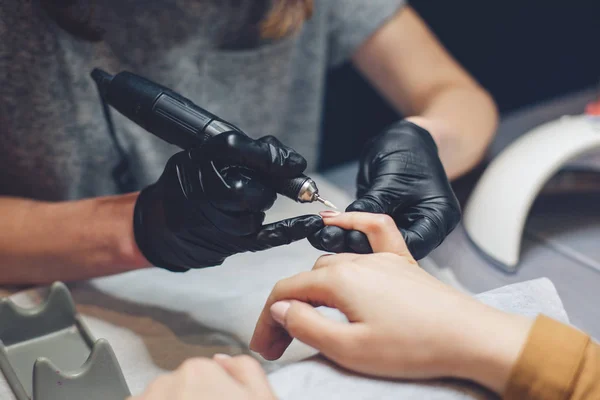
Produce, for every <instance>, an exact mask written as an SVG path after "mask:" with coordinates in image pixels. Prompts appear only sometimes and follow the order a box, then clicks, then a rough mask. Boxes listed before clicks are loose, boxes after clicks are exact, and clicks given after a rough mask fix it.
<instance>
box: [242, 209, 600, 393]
mask: <svg viewBox="0 0 600 400" xmlns="http://www.w3.org/2000/svg"><path fill="white" fill-rule="evenodd" d="M324 219H325V224H326V225H336V226H340V227H342V228H344V229H354V230H358V231H361V232H363V233H365V234H366V236H367V237H368V239H369V242H370V244H371V246H372V248H373V251H374V252H375V253H376V254H371V255H356V254H340V255H331V256H324V257H321V258H320V259H319V260H318V261H317V263H316V264H315V266H314V268H313V270H312V271H310V272H304V273H301V274H299V275H297V276H294V277H292V278H289V279H284V280H282V281H280V282H279V283H278V284H277V285H276V286H275V288H274V289H273V291H272V293H271V295H270V297H269V298H268V300H267V303H266V305H265V308H264V310H263V312H262V314H261V316H260V318H259V321H258V323H257V326H256V330H255V332H254V336H253V338H252V342H251V348H252V349H253V350H255V351H257V352H258V353H260V354H261V355H262V356H263V357H265V358H266V359H269V360H273V359H277V358H279V357H281V355H282V354H283V352H284V351H285V349H286V348H287V346H288V345H289V344H290V342H291V340H292V338H297V339H298V340H300V341H302V342H304V343H306V344H308V345H309V346H312V347H314V348H317V349H319V350H320V351H321V352H322V353H323V355H325V356H326V357H328V358H330V359H331V360H332V361H334V362H336V363H338V364H340V365H342V366H344V367H346V368H348V369H351V370H354V371H357V372H360V373H364V374H368V375H372V376H377V377H386V378H402V379H406V378H409V379H428V378H438V377H453V378H460V379H467V380H471V381H475V382H477V383H479V384H481V385H483V386H486V387H488V388H489V389H491V390H493V391H495V392H496V393H498V394H503V395H505V396H506V397H507V398H532V399H548V398H550V399H553V398H566V397H565V396H567V395H570V396H579V397H572V398H574V399H580V398H581V399H583V398H596V397H597V396H598V395H597V394H598V393H599V391H600V379H598V378H599V377H600V376H599V375H600V371H599V367H600V358H599V356H598V354H599V353H598V347H597V345H595V344H591V343H590V342H589V338H588V337H587V336H585V335H583V334H579V333H576V332H575V331H570V328H566V327H564V328H562V325H557V326H561V329H558V330H556V329H555V330H546V329H545V328H544V327H545V326H547V325H548V324H550V323H549V322H547V320H545V319H540V320H538V321H537V322H536V323H535V324H534V325H533V326H534V328H533V329H531V327H532V321H530V320H529V319H527V318H525V317H521V316H517V315H511V314H507V313H503V312H501V311H498V310H496V309H494V308H491V307H488V306H486V305H484V304H482V303H480V302H478V301H476V300H475V299H473V298H472V297H469V296H467V295H465V294H463V293H460V292H458V291H456V290H455V289H453V288H451V287H449V286H446V285H444V284H443V283H441V282H439V281H438V280H436V279H435V278H433V277H432V276H430V275H429V274H427V273H426V272H425V271H423V270H422V269H421V268H419V266H418V264H417V263H416V262H415V260H414V259H413V258H412V256H411V255H410V253H409V252H408V249H407V247H406V245H405V243H404V240H403V238H402V235H401V234H400V233H398V230H397V229H396V226H395V224H394V222H393V220H392V219H391V218H390V217H388V216H385V215H368V214H365V213H347V214H343V215H339V216H332V217H325V218H324ZM312 305H326V306H330V307H335V308H337V309H339V310H340V311H342V312H343V313H344V314H345V315H346V316H347V317H348V319H349V321H350V324H343V323H339V322H334V321H331V320H329V319H327V318H325V317H324V316H322V315H321V314H320V313H318V312H317V311H316V310H315V309H314V308H313V306H312ZM562 330H564V331H565V333H561V331H562ZM567 331H568V333H566V332H567ZM530 332H531V333H530ZM555 332H556V333H555ZM528 336H529V337H530V339H529V341H527V338H528ZM526 342H527V344H525V343H526ZM592 393H594V394H596V397H595V396H594V394H592ZM559 394H562V395H563V397H553V396H557V395H559ZM586 396H587V397H586Z"/></svg>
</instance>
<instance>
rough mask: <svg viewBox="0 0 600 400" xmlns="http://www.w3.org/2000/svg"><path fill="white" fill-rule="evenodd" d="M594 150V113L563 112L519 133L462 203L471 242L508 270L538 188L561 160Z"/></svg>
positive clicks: (597, 129)
mask: <svg viewBox="0 0 600 400" xmlns="http://www.w3.org/2000/svg"><path fill="white" fill-rule="evenodd" d="M598 150H600V116H593V115H579V116H565V117H562V118H560V119H559V120H556V121H553V122H550V123H547V124H544V125H541V126H539V127H537V128H535V129H533V130H532V131H530V132H528V133H526V134H525V135H523V136H521V137H520V138H519V139H517V140H516V141H515V142H514V143H512V144H511V145H510V146H509V147H508V148H506V149H505V150H504V151H503V152H502V153H501V154H500V155H499V156H498V157H496V158H495V159H494V160H493V161H492V163H491V164H490V165H489V166H488V168H487V169H486V170H485V172H484V174H483V176H482V177H481V179H480V181H479V182H478V183H477V186H476V187H475V190H474V191H473V193H472V195H471V197H470V199H469V201H468V203H467V206H466V207H465V213H464V218H463V224H464V227H465V230H466V232H467V235H468V236H469V238H470V239H471V241H472V242H473V243H474V244H475V246H477V247H478V248H479V249H480V250H481V251H482V252H483V253H484V254H485V255H487V256H489V258H490V259H491V260H492V261H495V264H497V265H498V266H499V267H501V268H502V269H504V270H506V271H508V272H514V271H515V270H516V269H517V265H518V262H519V255H520V251H521V240H522V236H523V230H524V228H525V222H526V220H527V216H528V214H529V211H530V208H531V206H532V204H533V202H534V200H535V198H536V197H537V195H538V194H539V192H540V191H541V190H542V188H543V187H544V185H545V184H546V182H547V181H548V180H549V179H550V178H551V177H552V176H553V175H554V174H555V173H556V172H558V171H559V170H560V169H561V168H562V167H563V166H564V165H565V164H566V163H568V162H569V161H572V160H574V159H576V158H578V157H580V156H583V155H585V154H586V153H589V152H593V151H598ZM599 184H600V182H599ZM599 207H600V205H599Z"/></svg>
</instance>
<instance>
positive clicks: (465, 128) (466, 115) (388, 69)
mask: <svg viewBox="0 0 600 400" xmlns="http://www.w3.org/2000/svg"><path fill="white" fill-rule="evenodd" d="M353 61H354V63H355V65H356V66H357V68H358V69H359V70H360V71H361V72H362V73H363V74H364V75H365V76H366V78H367V79H368V80H369V81H370V82H371V83H372V84H373V85H374V86H375V87H376V88H377V89H378V90H379V91H380V92H381V93H382V94H383V95H384V96H385V97H386V98H387V99H388V100H389V101H390V102H391V104H393V105H394V106H395V107H396V109H397V110H398V111H399V112H401V113H402V114H403V115H405V116H407V117H408V119H409V120H410V121H412V122H414V123H416V124H417V125H420V126H422V127H423V128H425V129H427V130H428V131H429V132H430V133H431V134H432V136H433V137H434V139H435V141H436V142H437V144H438V148H439V152H440V158H441V160H442V163H443V164H444V167H445V169H446V173H447V175H448V176H449V177H450V178H451V179H454V178H457V177H459V176H461V175H462V174H464V173H466V172H468V171H469V170H470V169H471V168H473V167H474V166H475V165H476V164H477V163H478V162H479V161H480V160H481V158H482V157H483V155H484V153H485V150H486V148H487V146H488V144H489V143H490V141H491V139H492V137H493V135H494V132H495V130H496V125H497V119H498V114H497V111H496V107H495V104H494V101H493V100H492V98H491V97H490V95H489V94H488V93H487V92H486V91H485V90H484V89H482V88H481V87H480V86H479V85H478V84H477V83H476V82H475V81H474V79H472V78H471V77H470V76H469V74H468V73H467V72H466V71H465V70H464V69H463V68H462V67H461V66H460V65H459V64H458V63H457V62H456V61H455V60H454V59H453V58H452V57H451V56H450V55H449V54H448V52H447V51H446V50H445V49H444V48H443V46H442V45H441V44H440V43H439V41H438V40H437V39H436V38H435V36H434V35H433V33H432V32H431V31H430V30H429V28H428V27H427V26H426V24H425V23H424V22H423V20H422V19H421V18H420V17H419V16H418V14H417V13H416V12H415V11H414V10H413V9H412V8H410V7H405V8H404V9H402V10H401V11H399V12H398V13H397V14H396V15H395V16H394V17H393V18H392V19H390V20H389V21H388V22H387V23H386V24H385V25H384V26H383V27H382V28H380V29H379V30H378V31H377V32H376V33H375V34H374V35H372V36H371V38H369V39H368V40H367V41H366V42H365V43H364V44H363V45H362V46H361V47H360V48H359V49H358V50H357V52H356V53H355V54H354V56H353Z"/></svg>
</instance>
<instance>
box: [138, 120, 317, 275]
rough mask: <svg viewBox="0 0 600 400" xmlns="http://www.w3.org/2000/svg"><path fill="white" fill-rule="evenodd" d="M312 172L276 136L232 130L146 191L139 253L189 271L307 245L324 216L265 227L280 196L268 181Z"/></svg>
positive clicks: (174, 162)
mask: <svg viewBox="0 0 600 400" xmlns="http://www.w3.org/2000/svg"><path fill="white" fill-rule="evenodd" d="M305 168H306V160H305V159H304V158H303V157H302V156H301V155H299V154H298V153H296V152H295V151H293V150H292V149H290V148H287V147H285V146H284V145H283V144H281V143H280V142H279V141H278V140H277V139H275V138H274V137H271V136H267V137H264V138H261V139H258V140H253V139H250V138H249V137H247V136H245V135H243V134H240V133H237V132H226V133H223V134H221V135H219V136H217V137H215V138H213V139H211V140H210V141H209V142H208V143H207V144H206V145H205V146H203V147H202V148H200V149H197V150H191V151H184V152H180V153H178V154H176V155H174V156H173V157H172V158H171V159H170V160H169V161H168V163H167V165H166V167H165V170H164V172H163V174H162V176H161V177H160V178H159V180H158V181H157V182H156V183H155V184H153V185H151V186H149V187H147V188H146V189H144V190H143V191H142V192H141V193H140V196H139V198H138V200H137V203H136V207H135V212H134V232H135V239H136V242H137V244H138V247H139V248H140V250H141V252H142V254H143V255H144V256H145V257H146V258H147V259H148V261H150V262H151V263H152V264H153V265H155V266H157V267H162V268H166V269H168V270H171V271H174V272H185V271H187V270H188V269H190V268H204V267H209V266H216V265H220V264H222V263H223V261H224V260H225V259H226V258H227V257H229V256H231V255H233V254H236V253H243V252H248V251H252V252H254V251H260V250H266V249H269V248H272V247H276V246H281V245H285V244H289V243H291V242H294V241H297V240H300V239H304V238H306V237H307V236H308V235H310V234H313V233H315V232H316V231H318V230H319V229H321V228H322V227H323V221H322V220H321V218H320V217H319V216H317V215H306V216H302V217H297V218H293V219H289V220H284V221H279V222H276V223H273V224H269V225H264V226H263V225H262V223H263V221H264V218H265V214H264V213H265V211H266V210H268V209H269V208H270V207H271V206H272V205H273V203H274V202H275V199H276V197H277V194H276V193H275V191H273V190H272V189H269V188H268V187H266V186H265V185H263V184H262V183H261V179H260V177H261V176H268V177H296V176H298V175H299V174H301V173H302V172H303V171H304V169H305Z"/></svg>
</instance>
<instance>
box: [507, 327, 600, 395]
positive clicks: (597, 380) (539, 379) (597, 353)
mask: <svg viewBox="0 0 600 400" xmlns="http://www.w3.org/2000/svg"><path fill="white" fill-rule="evenodd" d="M503 399H505V400H513V399H531V400H537V399H539V400H542V399H543V400H567V399H569V400H583V399H600V346H598V344H597V343H594V342H593V341H592V340H591V339H590V337H589V336H587V335H586V334H584V333H582V332H580V331H578V330H576V329H574V328H572V327H569V326H567V325H564V324H561V323H559V322H557V321H554V320H552V319H550V318H548V317H545V316H540V317H538V318H537V320H536V321H535V323H534V325H533V328H532V330H531V332H530V334H529V338H528V340H527V343H526V345H525V347H524V348H523V350H522V352H521V355H520V357H519V360H518V361H517V364H516V365H515V366H514V368H513V370H512V372H511V375H510V378H509V382H508V386H507V388H506V391H505V394H504V396H503Z"/></svg>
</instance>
